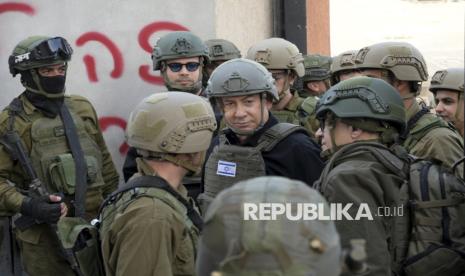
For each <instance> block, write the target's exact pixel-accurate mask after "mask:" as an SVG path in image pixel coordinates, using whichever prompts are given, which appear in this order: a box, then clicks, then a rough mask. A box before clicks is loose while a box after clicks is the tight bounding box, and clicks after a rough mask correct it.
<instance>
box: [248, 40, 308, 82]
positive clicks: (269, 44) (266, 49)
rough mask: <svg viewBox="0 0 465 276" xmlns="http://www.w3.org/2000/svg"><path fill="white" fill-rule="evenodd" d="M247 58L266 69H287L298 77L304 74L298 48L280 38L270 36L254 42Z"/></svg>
mask: <svg viewBox="0 0 465 276" xmlns="http://www.w3.org/2000/svg"><path fill="white" fill-rule="evenodd" d="M247 59H250V60H254V61H256V62H258V63H261V64H263V65H264V66H265V67H266V68H267V69H268V70H271V69H288V70H292V71H294V72H295V74H296V75H297V76H299V77H302V76H303V75H304V74H305V68H304V64H303V60H304V59H303V57H302V54H301V53H300V51H299V48H297V46H296V45H295V44H293V43H292V42H289V41H287V40H285V39H282V38H277V37H272V38H268V39H265V40H262V41H260V42H258V43H256V44H255V45H253V46H252V47H250V48H249V50H248V52H247Z"/></svg>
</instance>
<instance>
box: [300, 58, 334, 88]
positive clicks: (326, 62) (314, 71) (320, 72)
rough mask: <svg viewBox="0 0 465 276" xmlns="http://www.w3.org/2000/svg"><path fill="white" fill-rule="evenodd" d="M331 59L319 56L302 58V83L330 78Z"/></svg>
mask: <svg viewBox="0 0 465 276" xmlns="http://www.w3.org/2000/svg"><path fill="white" fill-rule="evenodd" d="M331 61H332V59H331V57H328V56H322V55H319V54H313V55H306V56H304V67H305V75H304V76H303V77H302V81H303V82H304V83H305V82H308V81H320V80H325V79H328V78H329V77H330V76H331V71H330V67H331Z"/></svg>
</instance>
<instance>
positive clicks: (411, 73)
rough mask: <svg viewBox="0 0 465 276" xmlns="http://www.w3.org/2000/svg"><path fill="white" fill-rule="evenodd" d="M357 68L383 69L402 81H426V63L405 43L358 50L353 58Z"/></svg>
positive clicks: (416, 50)
mask: <svg viewBox="0 0 465 276" xmlns="http://www.w3.org/2000/svg"><path fill="white" fill-rule="evenodd" d="M355 64H356V67H357V68H360V69H364V68H368V69H369V68H372V69H384V70H388V71H390V72H392V73H393V74H394V76H395V77H396V78H397V79H399V80H403V81H414V82H421V81H426V80H427V79H428V69H427V68H426V62H425V59H424V58H423V55H422V54H421V53H420V51H419V50H418V49H417V48H415V47H414V46H413V45H411V44H409V43H407V42H382V43H377V44H373V45H371V46H368V47H365V48H362V49H360V50H359V51H358V52H357V54H356V56H355Z"/></svg>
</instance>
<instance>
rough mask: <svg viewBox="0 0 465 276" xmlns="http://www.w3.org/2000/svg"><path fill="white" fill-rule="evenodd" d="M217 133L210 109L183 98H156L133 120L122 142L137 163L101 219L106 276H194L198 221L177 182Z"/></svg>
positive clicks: (142, 106)
mask: <svg viewBox="0 0 465 276" xmlns="http://www.w3.org/2000/svg"><path fill="white" fill-rule="evenodd" d="M215 129H216V121H215V116H214V114H213V110H212V108H211V106H210V104H209V103H208V102H207V101H206V100H205V99H204V98H202V97H199V96H196V95H193V94H189V93H182V92H173V91H169V92H166V93H157V94H154V95H152V96H149V97H147V98H145V99H144V100H143V101H142V102H141V103H140V104H139V105H138V106H137V107H136V108H135V110H134V111H133V112H132V113H131V116H130V119H129V121H128V126H127V132H126V133H127V142H128V144H129V145H131V146H132V147H134V148H136V149H137V151H138V153H139V154H140V156H141V157H140V158H137V165H138V173H137V174H136V175H135V176H134V177H133V178H131V180H130V181H129V182H128V183H126V185H125V186H124V187H122V188H120V190H118V191H116V192H115V193H113V194H112V195H111V196H110V197H109V198H108V199H107V200H106V202H105V203H104V204H103V208H102V212H101V214H100V219H101V228H100V234H101V238H102V253H103V261H104V265H105V270H106V272H107V275H194V270H195V268H194V261H195V255H196V245H197V239H198V235H199V231H200V230H201V226H202V220H201V218H200V215H199V214H198V213H197V211H196V210H195V207H193V204H192V200H191V199H189V198H188V196H187V190H186V188H185V187H184V185H183V184H182V179H183V177H184V176H185V175H186V174H187V173H192V172H196V171H198V170H199V169H200V168H201V166H202V164H203V157H204V156H205V154H204V153H205V150H207V148H208V146H209V145H210V141H211V137H212V133H213V131H214V130H215Z"/></svg>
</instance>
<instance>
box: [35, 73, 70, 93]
mask: <svg viewBox="0 0 465 276" xmlns="http://www.w3.org/2000/svg"><path fill="white" fill-rule="evenodd" d="M39 79H40V85H41V86H42V89H43V90H44V91H45V92H47V93H50V94H60V93H63V92H64V90H65V82H66V76H54V77H40V78H39Z"/></svg>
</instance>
